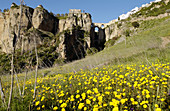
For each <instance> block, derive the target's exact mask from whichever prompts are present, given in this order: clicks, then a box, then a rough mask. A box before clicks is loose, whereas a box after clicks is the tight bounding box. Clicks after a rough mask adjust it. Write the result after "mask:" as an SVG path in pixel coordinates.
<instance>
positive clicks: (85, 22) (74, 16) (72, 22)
mask: <svg viewBox="0 0 170 111" xmlns="http://www.w3.org/2000/svg"><path fill="white" fill-rule="evenodd" d="M91 24H92V19H91V15H90V14H89V13H69V14H68V17H66V19H61V20H59V32H63V31H64V30H67V29H72V27H73V26H77V25H78V26H80V27H81V28H82V29H83V30H84V31H86V32H90V29H91Z"/></svg>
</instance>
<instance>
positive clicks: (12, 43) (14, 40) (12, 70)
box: [7, 0, 24, 111]
mask: <svg viewBox="0 0 170 111" xmlns="http://www.w3.org/2000/svg"><path fill="white" fill-rule="evenodd" d="M23 2H24V0H20V3H21V4H20V10H21V12H20V23H19V27H18V36H17V35H16V34H15V32H14V37H13V38H12V41H11V47H12V57H11V89H10V95H9V101H8V108H7V110H8V111H10V109H11V100H12V93H13V85H14V54H15V49H16V44H17V39H18V38H20V30H21V18H22V6H23ZM8 30H9V29H8ZM9 35H10V34H9ZM10 38H11V37H10ZM19 89H20V88H19ZM20 95H21V93H20Z"/></svg>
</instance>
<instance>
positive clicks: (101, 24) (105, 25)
mask: <svg viewBox="0 0 170 111" xmlns="http://www.w3.org/2000/svg"><path fill="white" fill-rule="evenodd" d="M93 25H94V26H95V27H98V28H102V29H104V28H106V27H107V26H108V25H110V23H93Z"/></svg>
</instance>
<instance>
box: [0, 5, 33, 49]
mask: <svg viewBox="0 0 170 111" xmlns="http://www.w3.org/2000/svg"><path fill="white" fill-rule="evenodd" d="M33 11H34V10H33V9H32V8H30V7H26V6H24V7H23V12H22V18H21V21H20V7H19V6H15V7H11V9H10V10H9V11H7V12H4V13H1V14H0V23H1V25H0V39H1V41H0V45H1V48H2V51H3V52H10V50H11V45H10V43H11V41H12V39H13V36H14V34H16V35H18V29H19V23H20V22H21V36H22V35H23V34H24V33H25V31H26V30H28V29H29V28H31V27H32V24H31V23H32V20H31V18H32V14H33ZM4 45H5V46H4ZM17 47H18V46H17Z"/></svg>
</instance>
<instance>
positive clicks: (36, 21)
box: [32, 7, 58, 33]
mask: <svg viewBox="0 0 170 111" xmlns="http://www.w3.org/2000/svg"><path fill="white" fill-rule="evenodd" d="M32 25H33V26H34V28H36V29H41V30H44V31H48V32H52V33H56V32H57V26H58V20H57V19H56V18H55V17H54V16H52V15H50V14H49V13H48V11H47V10H45V9H43V7H37V8H35V9H34V13H33V15H32Z"/></svg>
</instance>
